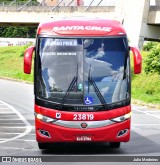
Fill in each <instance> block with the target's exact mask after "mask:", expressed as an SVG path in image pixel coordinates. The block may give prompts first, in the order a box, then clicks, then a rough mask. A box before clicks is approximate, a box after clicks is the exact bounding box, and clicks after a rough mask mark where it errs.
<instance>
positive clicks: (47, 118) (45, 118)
mask: <svg viewBox="0 0 160 165" xmlns="http://www.w3.org/2000/svg"><path fill="white" fill-rule="evenodd" d="M35 117H36V118H37V119H39V120H41V121H43V122H46V123H52V122H55V121H56V120H57V119H53V118H50V117H47V116H43V115H41V114H38V113H35Z"/></svg>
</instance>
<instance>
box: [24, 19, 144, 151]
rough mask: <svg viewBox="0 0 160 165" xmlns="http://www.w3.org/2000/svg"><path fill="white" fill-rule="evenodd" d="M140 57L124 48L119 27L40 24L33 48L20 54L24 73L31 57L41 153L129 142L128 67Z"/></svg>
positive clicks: (97, 22)
mask: <svg viewBox="0 0 160 165" xmlns="http://www.w3.org/2000/svg"><path fill="white" fill-rule="evenodd" d="M130 50H131V51H132V53H133V57H134V58H133V60H134V73H135V74H139V73H140V72H141V63H142V58H141V55H140V52H139V51H138V49H137V48H135V47H130V46H129V45H128V39H127V35H126V32H125V30H124V28H123V26H122V25H121V24H120V23H119V22H118V21H114V20H105V19H100V18H94V19H93V18H92V19H88V18H65V19H59V20H58V19H57V20H53V21H51V22H46V23H40V24H39V26H38V30H37V37H36V45H35V46H31V47H29V48H28V49H27V50H26V52H25V53H24V72H25V73H27V74H30V72H31V65H32V54H33V52H35V58H34V95H35V127H36V128H35V131H36V139H37V142H38V146H39V148H40V149H44V148H46V146H47V145H48V144H50V143H56V142H109V143H110V145H111V147H115V148H118V147H120V142H128V141H129V139H130V122H131V68H130Z"/></svg>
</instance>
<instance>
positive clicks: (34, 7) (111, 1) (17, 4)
mask: <svg viewBox="0 0 160 165" xmlns="http://www.w3.org/2000/svg"><path fill="white" fill-rule="evenodd" d="M65 1H67V4H68V5H66V6H63V5H64V4H62V2H65ZM74 1H75V0H70V1H69V0H59V3H58V4H57V5H55V6H47V5H46V3H45V0H42V2H41V3H39V2H35V1H34V2H33V1H32V0H28V1H26V2H22V1H18V0H13V1H11V2H8V1H6V2H5V1H4V2H0V11H21V10H23V11H59V10H60V8H64V7H72V10H73V11H76V10H77V11H78V8H83V10H84V11H88V10H89V9H90V8H94V7H98V6H101V7H102V8H104V7H105V6H110V7H115V5H116V1H118V0H87V1H85V2H88V3H87V4H88V6H85V5H84V6H76V5H75V4H74ZM89 2H90V3H89ZM103 4H105V5H103Z"/></svg>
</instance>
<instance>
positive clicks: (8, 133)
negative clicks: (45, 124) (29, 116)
mask: <svg viewBox="0 0 160 165" xmlns="http://www.w3.org/2000/svg"><path fill="white" fill-rule="evenodd" d="M0 134H3V135H5V134H7V135H12V134H13V135H19V134H21V132H17V133H15V132H0ZM28 135H29V136H30V135H31V136H35V134H33V133H29V134H28ZM26 136H27V135H26Z"/></svg>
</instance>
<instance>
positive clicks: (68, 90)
mask: <svg viewBox="0 0 160 165" xmlns="http://www.w3.org/2000/svg"><path fill="white" fill-rule="evenodd" d="M77 80H78V65H77V73H76V76H74V77H73V79H72V81H71V83H70V85H69V87H68V89H67V91H66V93H65V95H64V96H63V98H62V102H61V103H60V104H59V109H61V108H62V107H63V105H64V103H65V102H66V99H67V97H68V95H69V93H70V92H71V90H72V89H73V87H74V85H75V83H76V92H77Z"/></svg>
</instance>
